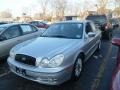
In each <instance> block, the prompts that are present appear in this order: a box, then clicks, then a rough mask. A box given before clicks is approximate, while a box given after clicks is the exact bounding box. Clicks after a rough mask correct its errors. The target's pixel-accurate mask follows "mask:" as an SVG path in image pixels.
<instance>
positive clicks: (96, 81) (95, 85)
mask: <svg viewBox="0 0 120 90" xmlns="http://www.w3.org/2000/svg"><path fill="white" fill-rule="evenodd" d="M111 51H112V44H111V45H110V47H109V50H108V54H107V55H106V57H105V58H103V62H102V63H101V65H100V68H99V72H98V73H97V76H96V78H95V79H94V81H93V83H92V86H91V90H97V88H98V86H99V84H100V81H101V78H102V76H103V73H104V71H105V66H106V64H107V61H108V58H109V56H110V54H111Z"/></svg>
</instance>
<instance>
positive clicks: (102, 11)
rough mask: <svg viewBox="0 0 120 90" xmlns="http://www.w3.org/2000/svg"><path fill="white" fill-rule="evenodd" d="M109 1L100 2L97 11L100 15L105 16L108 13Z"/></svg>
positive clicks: (101, 0) (99, 0) (102, 0)
mask: <svg viewBox="0 0 120 90" xmlns="http://www.w3.org/2000/svg"><path fill="white" fill-rule="evenodd" d="M108 1H109V0H98V5H96V6H97V11H98V13H99V14H105V13H106V6H107V4H108Z"/></svg>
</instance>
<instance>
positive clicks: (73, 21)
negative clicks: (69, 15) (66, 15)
mask: <svg viewBox="0 0 120 90" xmlns="http://www.w3.org/2000/svg"><path fill="white" fill-rule="evenodd" d="M87 22H91V21H90V20H69V21H60V22H56V23H55V24H57V23H87Z"/></svg>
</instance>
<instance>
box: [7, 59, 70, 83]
mask: <svg viewBox="0 0 120 90" xmlns="http://www.w3.org/2000/svg"><path fill="white" fill-rule="evenodd" d="M8 64H9V67H10V70H11V71H12V72H13V73H15V74H17V75H18V76H21V77H23V78H26V79H28V80H32V81H35V82H38V83H41V84H46V85H59V84H62V83H63V82H65V81H67V80H69V79H70V78H71V70H72V69H70V67H69V68H64V69H63V68H54V69H53V68H47V69H46V68H38V67H33V66H29V65H25V64H22V63H19V62H17V61H15V60H13V59H11V58H8ZM16 68H19V69H24V70H25V71H26V75H23V74H21V73H18V72H16Z"/></svg>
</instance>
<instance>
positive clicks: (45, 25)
mask: <svg viewBox="0 0 120 90" xmlns="http://www.w3.org/2000/svg"><path fill="white" fill-rule="evenodd" d="M29 23H30V24H32V25H34V26H36V27H38V28H45V29H47V28H48V27H49V25H48V24H46V23H45V22H42V21H32V22H29Z"/></svg>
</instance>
